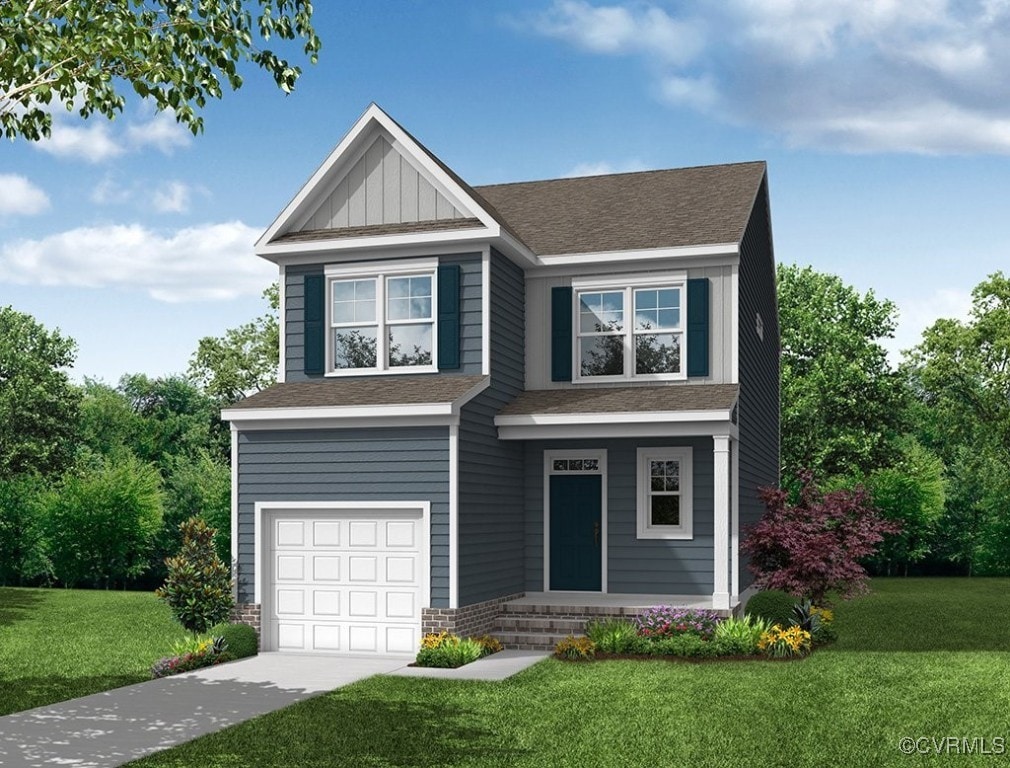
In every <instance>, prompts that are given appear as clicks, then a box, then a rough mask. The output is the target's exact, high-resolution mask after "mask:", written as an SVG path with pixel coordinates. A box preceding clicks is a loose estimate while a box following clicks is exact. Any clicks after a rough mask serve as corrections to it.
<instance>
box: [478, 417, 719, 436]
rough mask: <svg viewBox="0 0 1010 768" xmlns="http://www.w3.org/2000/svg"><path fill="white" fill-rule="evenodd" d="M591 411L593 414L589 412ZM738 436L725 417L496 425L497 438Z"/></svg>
mask: <svg viewBox="0 0 1010 768" xmlns="http://www.w3.org/2000/svg"><path fill="white" fill-rule="evenodd" d="M590 415H594V414H590ZM711 435H729V436H731V437H733V438H736V436H737V427H736V425H735V424H730V423H727V422H725V421H691V422H681V423H677V422H642V423H635V422H630V423H629V422H622V423H610V424H607V423H603V424H592V423H590V424H548V425H542V424H535V425H526V426H499V427H498V439H499V440H578V439H587V438H591V439H606V438H611V437H613V438H620V437H708V436H711Z"/></svg>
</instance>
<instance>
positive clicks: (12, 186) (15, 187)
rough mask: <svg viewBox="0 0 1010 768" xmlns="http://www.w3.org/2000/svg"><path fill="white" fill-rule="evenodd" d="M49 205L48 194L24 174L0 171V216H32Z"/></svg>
mask: <svg viewBox="0 0 1010 768" xmlns="http://www.w3.org/2000/svg"><path fill="white" fill-rule="evenodd" d="M48 207H49V196H48V195H47V194H46V193H45V192H43V191H42V190H41V189H39V188H38V187H36V186H35V185H34V184H32V183H31V182H30V181H29V180H28V179H26V178H25V177H24V176H18V175H17V174H13V173H0V216H10V215H17V216H34V215H35V214H37V213H42V211H44V210H46V209H47V208H48Z"/></svg>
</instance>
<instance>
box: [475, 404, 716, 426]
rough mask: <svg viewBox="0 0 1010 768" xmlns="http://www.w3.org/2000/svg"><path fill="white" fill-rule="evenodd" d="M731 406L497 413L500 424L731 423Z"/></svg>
mask: <svg viewBox="0 0 1010 768" xmlns="http://www.w3.org/2000/svg"><path fill="white" fill-rule="evenodd" d="M732 412H733V410H732V408H731V409H729V410H725V411H722V410H719V411H621V412H608V413H523V414H515V415H511V416H509V415H505V416H495V418H494V423H495V425H496V426H499V427H521V426H548V425H552V426H553V425H560V424H652V423H656V422H663V423H664V424H675V423H679V422H698V421H725V422H727V423H729V420H730V414H731V413H732Z"/></svg>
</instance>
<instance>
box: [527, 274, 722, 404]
mask: <svg viewBox="0 0 1010 768" xmlns="http://www.w3.org/2000/svg"><path fill="white" fill-rule="evenodd" d="M685 269H686V271H687V277H688V279H694V278H701V277H707V278H708V280H709V285H710V293H709V372H708V376H704V377H701V376H698V377H695V376H692V377H691V378H690V379H688V380H687V381H684V382H675V383H684V384H724V383H728V382H730V378H731V370H732V364H733V363H732V361H733V344H732V339H731V333H730V329H731V327H732V318H733V308H732V305H731V301H732V296H733V293H732V287H731V286H732V273H733V267H730V266H705V265H704V264H702V263H700V262H690V263H687V264H685V263H684V262H677V263H676V264H671V265H669V266H668V267H664V268H660V267H657V266H656V265H655V264H652V265H649V267H648V269H647V270H646V269H641V268H635V267H633V266H629V265H626V264H624V265H616V266H614V265H611V266H610V268H609V269H608V270H607V272H599V271H594V272H588V271H587V272H583V273H580V274H579V275H578V277H593V278H605V277H606V275H607V274H608V273H610V274H620V275H627V274H633V273H636V272H641V273H642V274H643V275H648V274H650V273H651V272H662V271H677V270H685ZM572 277H573V276H572V275H564V276H551V277H537V276H532V277H527V279H526V321H527V322H526V388H527V389H569V388H571V387H579V388H583V387H612V386H614V384H613V382H604V383H595V382H579V383H578V384H573V383H572V382H568V381H551V288H554V287H557V286H570V285H571V284H572ZM573 300H574V299H573ZM682 320H683V322H684V328H685V331H686V328H687V325H686V316H684V317H683V318H682ZM573 339H574V332H573ZM572 373H573V374H574V373H576V372H575V371H573V372H572ZM644 383H645V384H652V385H655V382H644ZM627 384H628V385H632V386H633V385H634V384H636V382H635V380H634V379H629V380H628V382H627Z"/></svg>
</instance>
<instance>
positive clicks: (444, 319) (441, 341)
mask: <svg viewBox="0 0 1010 768" xmlns="http://www.w3.org/2000/svg"><path fill="white" fill-rule="evenodd" d="M459 272H460V270H459V264H442V265H440V266H439V268H438V369H439V370H440V371H446V370H453V369H456V368H459ZM485 311H487V309H486V308H485Z"/></svg>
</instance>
